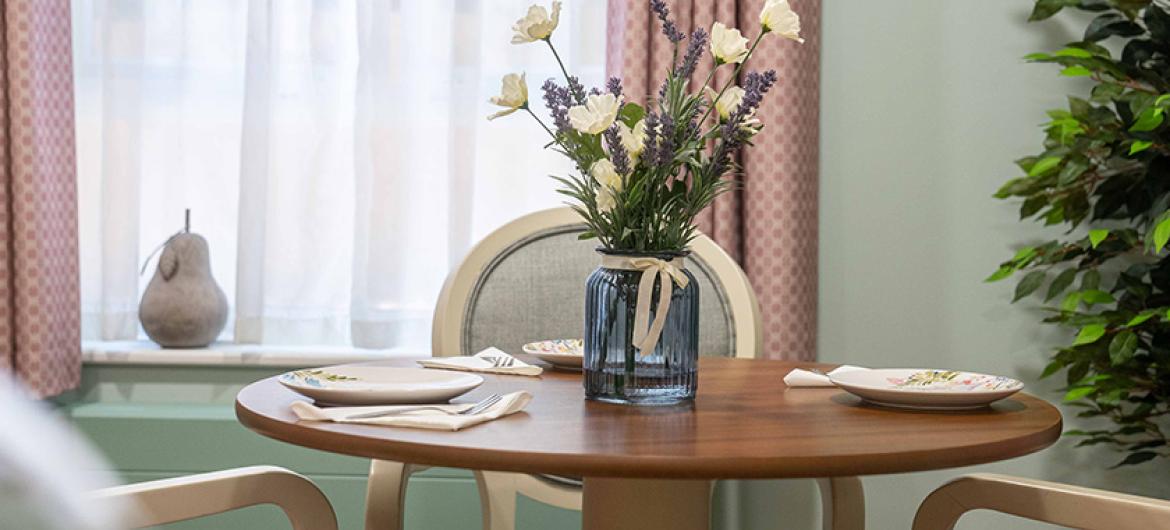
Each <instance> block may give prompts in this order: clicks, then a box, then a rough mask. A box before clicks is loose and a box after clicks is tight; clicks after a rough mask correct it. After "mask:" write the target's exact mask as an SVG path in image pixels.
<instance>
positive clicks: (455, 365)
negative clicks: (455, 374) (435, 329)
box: [418, 348, 544, 375]
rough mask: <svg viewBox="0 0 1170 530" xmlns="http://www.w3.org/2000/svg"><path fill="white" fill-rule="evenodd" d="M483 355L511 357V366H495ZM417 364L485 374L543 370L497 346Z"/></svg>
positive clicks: (536, 373)
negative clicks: (465, 354)
mask: <svg viewBox="0 0 1170 530" xmlns="http://www.w3.org/2000/svg"><path fill="white" fill-rule="evenodd" d="M484 357H488V358H492V357H507V358H510V359H512V366H507V367H504V366H495V365H494V364H493V363H492V362H491V361H486V360H484V359H483V358H484ZM418 364H421V365H422V366H423V367H424V368H440V369H443V370H462V371H464V372H483V373H487V374H505V375H540V374H541V373H542V372H544V370H543V369H541V368H540V367H539V366H533V365H531V364H528V363H526V362H524V361H521V360H520V359H517V358H515V357H512V356H511V355H508V354H506V353H504V352H503V351H502V350H500V349H498V348H488V349H486V350H484V351H481V352H479V353H477V354H475V355H473V356H471V357H432V358H430V359H423V360H421V361H418Z"/></svg>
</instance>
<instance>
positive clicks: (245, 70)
mask: <svg viewBox="0 0 1170 530" xmlns="http://www.w3.org/2000/svg"><path fill="white" fill-rule="evenodd" d="M531 1H532V0H492V1H482V2H480V1H434V0H335V1H326V0H322V1H308V0H251V1H244V0H121V1H118V0H74V5H73V9H74V33H75V46H74V50H75V51H74V53H75V70H76V74H77V83H76V87H77V123H78V125H77V127H78V151H79V153H78V160H79V162H78V164H79V171H78V174H79V177H78V178H79V180H80V186H81V197H82V199H81V202H82V204H81V232H82V289H83V293H82V304H83V308H82V310H83V316H84V326H83V334H84V335H85V337H86V338H88V339H103V340H122V339H134V338H137V337H138V336H139V326H138V323H137V319H136V316H135V315H136V310H137V303H138V299H139V295H140V293H141V291H142V289H143V288H144V287H145V284H146V282H147V281H148V280H149V276H150V271H149V270H148V272H147V274H146V275H140V274H139V267H140V265H141V263H142V260H143V259H145V258H146V257H147V255H148V254H149V253H150V251H151V250H153V249H154V247H155V246H157V245H158V244H159V243H160V242H162V241H163V240H165V239H166V237H167V236H169V235H170V234H171V233H173V232H174V231H176V230H177V229H178V228H180V227H181V224H182V217H183V210H184V209H186V208H190V209H191V210H192V229H193V231H195V232H198V233H201V234H203V235H204V236H205V237H207V239H208V241H209V243H210V247H211V253H212V269H213V271H214V274H215V277H216V279H217V280H218V281H219V283H220V285H221V286H222V287H223V288H224V290H225V292H227V293H228V298H229V299H232V300H234V303H233V311H234V318H233V319H232V320H233V323H234V325H233V326H229V329H228V330H227V331H225V336H224V337H223V338H224V339H225V340H233V339H234V340H236V341H238V342H261V343H277V344H353V345H356V346H360V347H376V348H385V347H395V346H406V347H422V348H425V347H426V346H427V345H429V330H430V315H431V311H432V310H433V306H434V303H435V300H436V298H437V296H438V291H439V288H440V286H441V284H442V281H443V279H444V277H445V276H446V274H447V272H448V271H449V270H450V268H451V267H452V266H454V265H455V264H456V263H457V262H458V261H459V259H461V258H462V256H463V255H464V254H465V253H466V251H467V250H468V249H469V248H470V246H471V245H472V244H474V242H475V241H476V240H478V239H479V238H480V237H482V236H483V235H485V234H486V233H487V232H489V231H491V230H492V229H494V228H495V227H497V226H499V225H500V224H502V223H504V222H506V221H508V220H510V219H513V218H515V217H517V216H519V215H522V214H524V213H526V212H529V211H533V210H537V209H541V208H546V207H550V206H554V205H557V204H558V203H559V202H560V199H559V198H558V196H557V195H556V194H555V193H554V192H553V183H552V181H551V180H550V179H548V178H547V175H548V174H549V173H552V172H558V171H559V172H564V171H568V170H569V165H568V163H566V161H564V160H562V159H561V158H560V157H559V156H558V155H556V154H555V153H552V152H549V151H542V150H541V146H543V145H544V144H545V143H546V138H545V137H544V136H543V135H544V134H545V133H544V131H543V130H541V129H540V128H539V126H538V125H536V124H535V123H533V122H532V121H531V120H530V119H527V118H526V117H524V116H522V115H516V116H513V117H511V118H512V119H503V120H497V121H494V122H490V123H489V122H488V121H486V119H485V116H487V115H488V114H490V113H491V112H492V108H491V106H490V105H489V104H488V103H487V99H488V98H489V97H490V96H492V95H494V94H496V93H497V92H498V91H499V83H500V78H501V77H502V76H503V75H504V74H505V73H508V72H513V71H524V72H527V77H528V80H529V82H530V85H531V86H530V89H531V91H530V95H531V97H532V98H533V99H534V101H533V107H534V108H541V107H542V105H541V102H540V90H539V85H540V84H541V83H542V82H543V80H544V79H547V78H550V77H555V78H558V79H560V71H559V69H558V68H557V66H556V62H555V61H554V60H553V59H552V57H551V56H550V55H549V53H548V50H547V48H546V47H542V46H541V45H540V44H528V45H524V46H516V45H512V44H510V38H511V32H510V29H509V28H510V27H511V25H512V22H514V21H515V19H517V18H519V17H520V16H521V15H523V13H524V11H525V10H526V9H527V6H528V4H529V3H531ZM604 33H605V2H600V1H598V2H575V3H573V4H572V5H568V6H566V9H565V12H563V13H562V15H561V26H560V28H558V29H557V31H556V33H555V35H554V39H555V41H556V43H557V45H558V49H560V50H561V51H562V55H563V56H564V57H565V59H566V60H567V62H568V64H569V67H570V69H571V70H573V71H574V72H575V73H578V74H579V75H581V76H582V78H583V81H584V82H585V83H586V84H587V85H599V84H601V83H602V76H603V71H604V54H605V49H604V47H605V45H604V42H605V34H604ZM152 266H153V265H152Z"/></svg>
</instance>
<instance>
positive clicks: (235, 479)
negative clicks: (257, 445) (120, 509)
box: [94, 466, 337, 530]
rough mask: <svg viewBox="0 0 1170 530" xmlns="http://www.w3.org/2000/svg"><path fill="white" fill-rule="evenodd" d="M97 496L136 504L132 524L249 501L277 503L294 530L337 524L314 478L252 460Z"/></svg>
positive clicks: (333, 529)
mask: <svg viewBox="0 0 1170 530" xmlns="http://www.w3.org/2000/svg"><path fill="white" fill-rule="evenodd" d="M94 497H95V498H96V499H98V500H119V501H123V502H126V503H128V504H131V505H133V507H134V508H136V509H137V510H136V513H135V514H133V517H132V520H131V521H130V523H131V524H132V525H133V528H143V527H147V526H155V525H160V524H167V523H173V522H176V521H184V520H187V519H194V518H197V517H204V516H208V515H214V514H217V513H223V512H226V511H230V510H236V509H239V508H246V507H248V506H256V505H260V504H274V505H276V506H277V507H279V508H280V509H281V510H284V513H285V515H286V516H288V519H289V522H291V523H292V527H293V529H294V530H337V515H336V514H335V513H334V512H333V506H332V505H330V504H329V500H328V499H326V498H325V495H324V494H323V493H321V490H320V489H318V488H317V486H316V485H315V484H313V483H312V482H311V481H310V480H309V479H307V478H305V477H303V476H301V475H299V474H297V473H294V472H292V471H289V470H287V469H283V468H279V467H274V466H253V467H243V468H238V469H229V470H225V471H216V472H213V473H203V474H199V475H190V476H186V477H177V478H172V479H164V480H155V481H150V482H142V483H138V484H129V485H126V486H118V487H114V488H106V489H103V490H98V491H96V492H94Z"/></svg>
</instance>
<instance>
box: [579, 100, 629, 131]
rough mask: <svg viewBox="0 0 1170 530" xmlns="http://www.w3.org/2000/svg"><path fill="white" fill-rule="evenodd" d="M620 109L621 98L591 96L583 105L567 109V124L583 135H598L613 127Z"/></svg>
mask: <svg viewBox="0 0 1170 530" xmlns="http://www.w3.org/2000/svg"><path fill="white" fill-rule="evenodd" d="M621 108H622V100H621V98H618V97H617V96H615V95H613V94H610V93H605V94H600V95H591V96H588V97H586V98H585V104H584V105H576V106H574V107H570V108H569V123H570V124H571V125H572V126H573V128H574V129H577V130H578V131H581V132H583V133H586V134H600V133H601V132H603V131H605V130H606V129H608V128H609V126H610V125H613V121H614V120H616V119H617V115H618V111H619V110H621Z"/></svg>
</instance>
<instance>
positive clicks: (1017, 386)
mask: <svg viewBox="0 0 1170 530" xmlns="http://www.w3.org/2000/svg"><path fill="white" fill-rule="evenodd" d="M929 371H937V372H946V371H955V372H959V373H962V374H971V375H976V376H985V377H1003V378H1004V379H1008V380H1010V381H1012V382H1013V383H1014V384H1013V385H1011V386H1010V387H1006V388H999V389H977V390H964V391H961V392H956V391H949V390H943V389H934V390H911V389H905V388H891V387H888V386H877V385H873V384H867V383H860V382H855V381H850V380H849V378H850V375H851V374H855V377H856V376H863V375H871V376H872V375H880V374H881V373H889V372H896V373H903V372H929ZM828 377H829V381H830V382H832V383H833V384H834V385H837V386H840V387H842V388H849V387H853V388H859V389H863V390H874V391H878V392H894V393H898V394H905V395H914V396H949V397H954V396H972V397H976V396H989V397H990V396H996V395H1001V394H1007V395H1011V394H1014V393H1016V392H1019V391H1020V390H1023V389H1024V383H1023V382H1021V381H1020V380H1019V379H1015V378H1012V377H1007V376H998V375H991V374H985V373H981V372H968V371H966V370H940V369H937V368H874V369H871V370H852V371H849V372H845V373H843V374H836V375H829V376H828Z"/></svg>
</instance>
